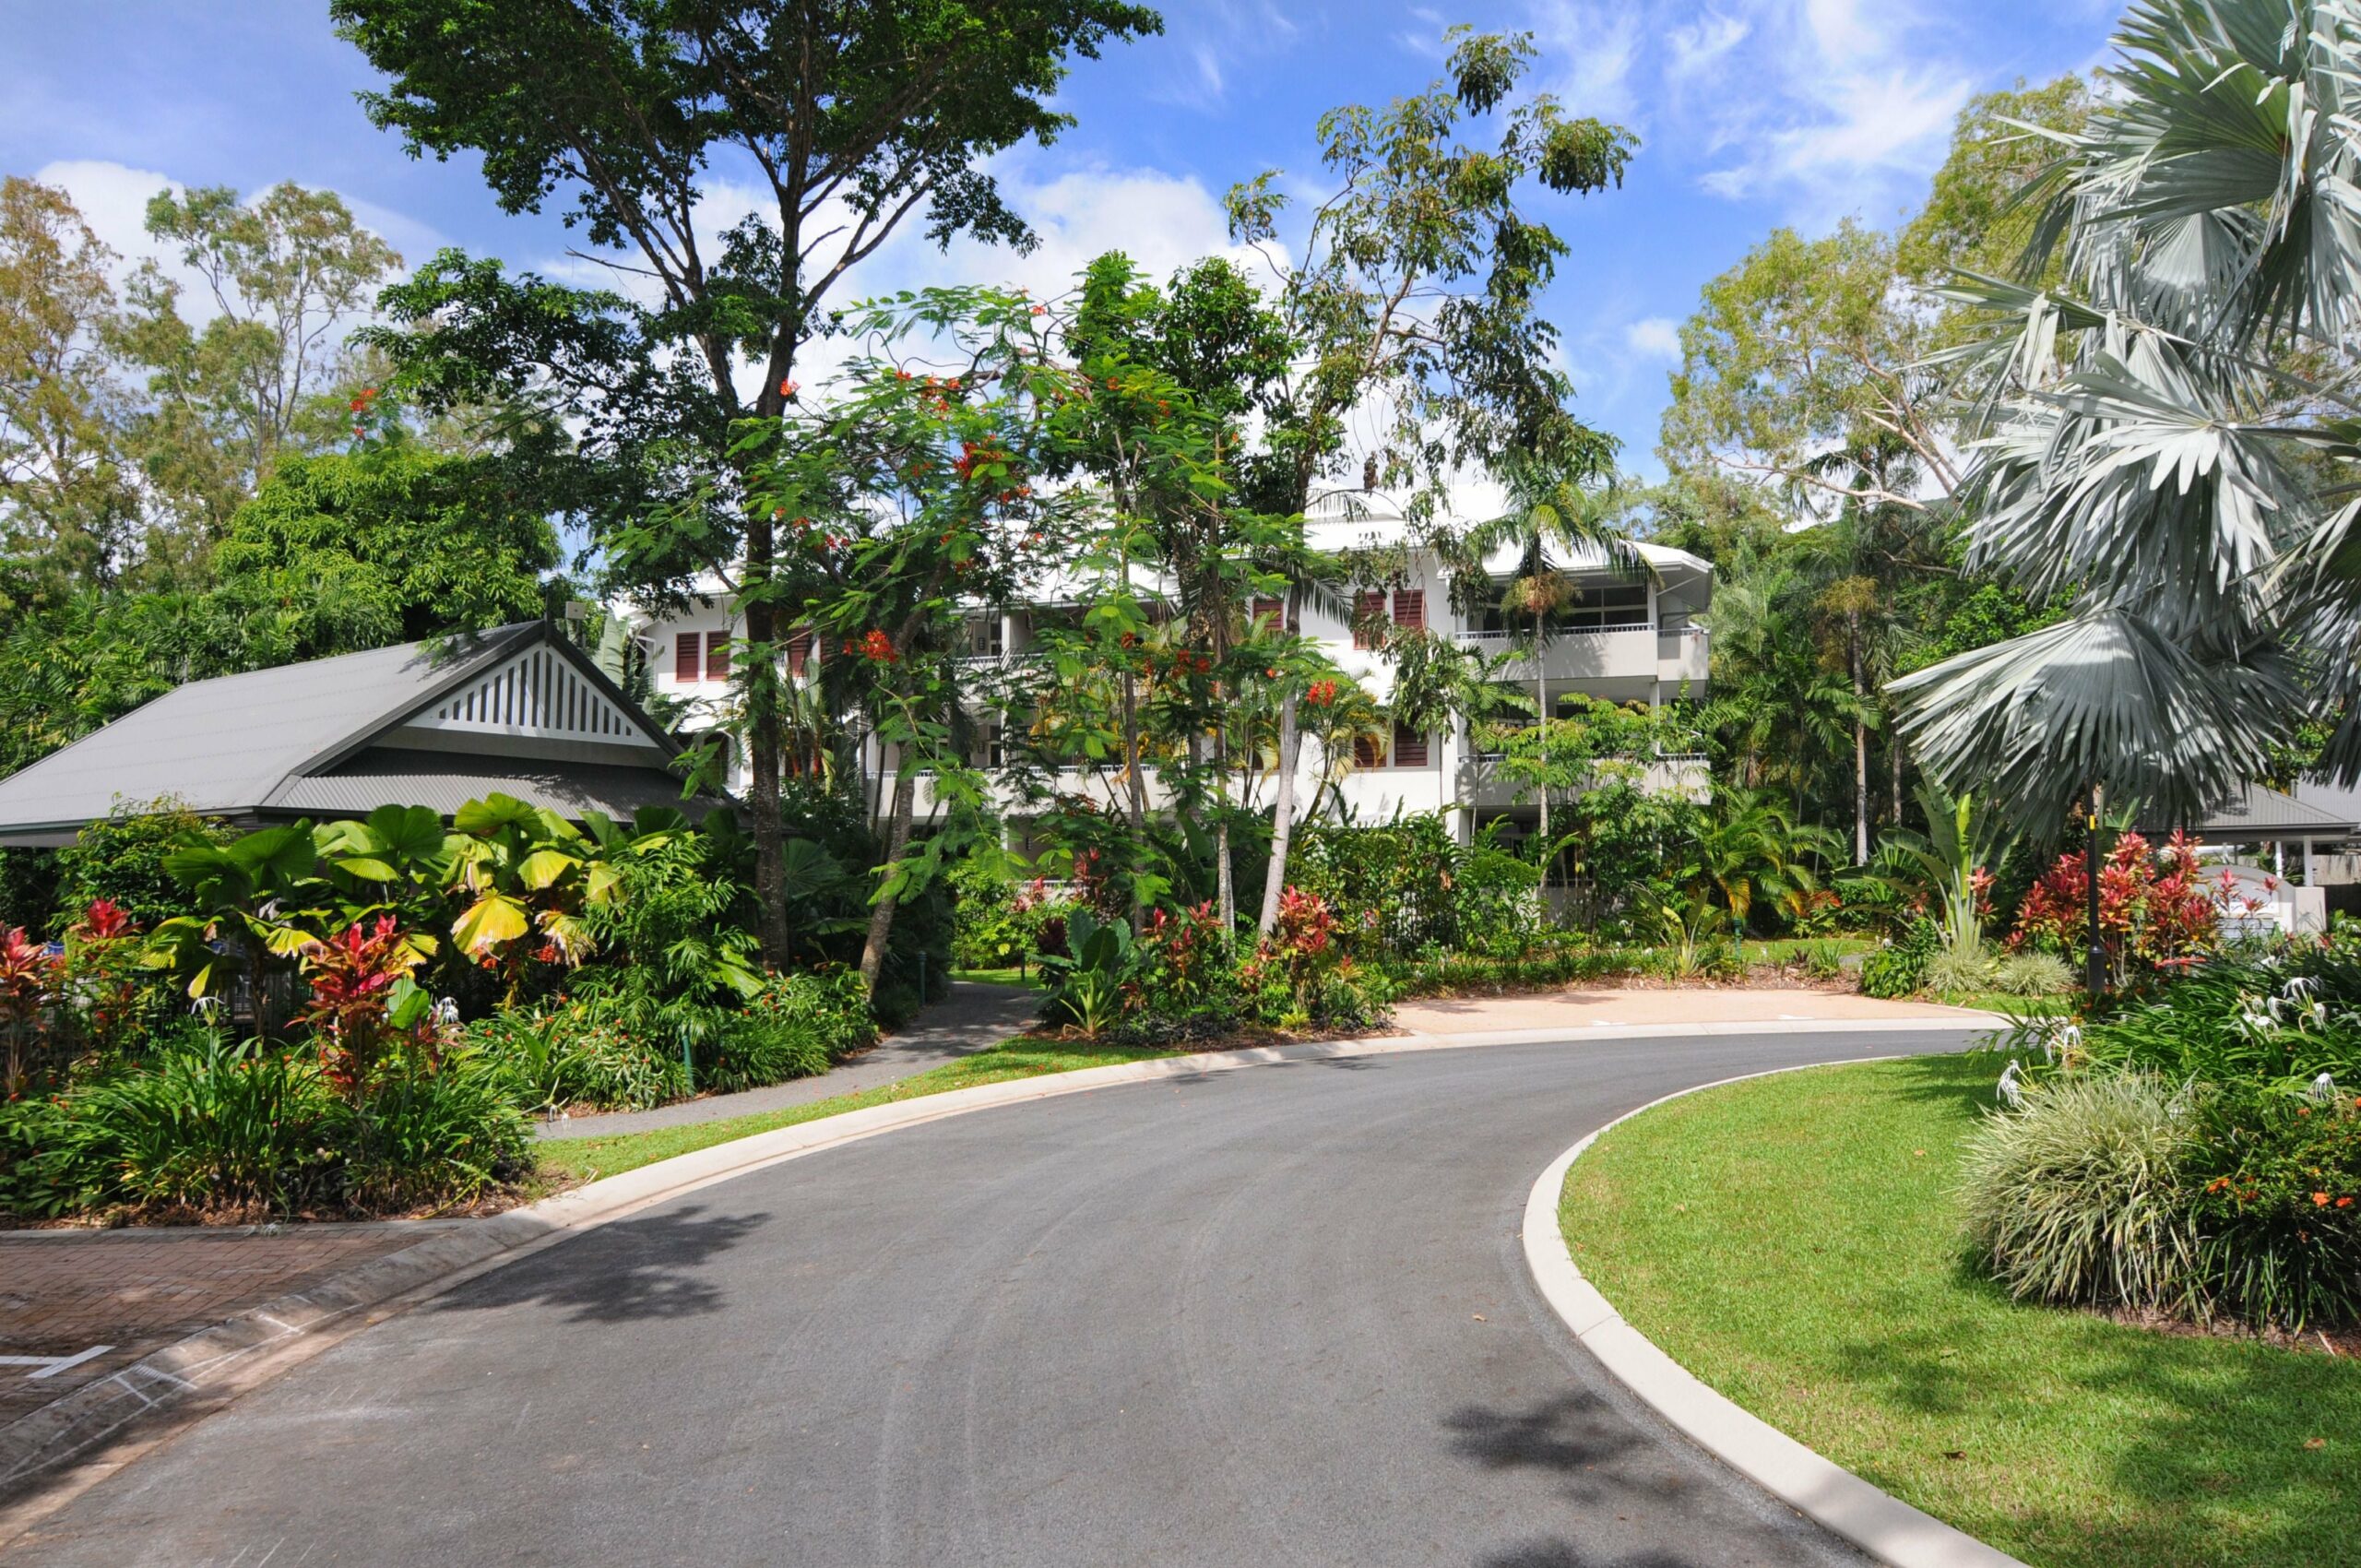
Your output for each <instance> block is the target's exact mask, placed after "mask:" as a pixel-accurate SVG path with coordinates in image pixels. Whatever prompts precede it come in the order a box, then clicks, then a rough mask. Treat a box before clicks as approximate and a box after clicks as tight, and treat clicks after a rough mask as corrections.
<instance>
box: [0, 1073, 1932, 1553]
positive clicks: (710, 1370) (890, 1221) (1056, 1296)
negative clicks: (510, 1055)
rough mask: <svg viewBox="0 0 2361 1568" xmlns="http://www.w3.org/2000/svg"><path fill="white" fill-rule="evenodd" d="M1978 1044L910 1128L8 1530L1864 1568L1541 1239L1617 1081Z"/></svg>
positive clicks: (407, 1545)
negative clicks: (1612, 1339) (1669, 1413)
mask: <svg viewBox="0 0 2361 1568" xmlns="http://www.w3.org/2000/svg"><path fill="white" fill-rule="evenodd" d="M1964 1038H1965V1037H1964V1035H1963V1037H1962V1039H1964ZM1954 1043H1956V1042H1954V1041H1953V1040H1952V1039H1950V1038H1949V1037H1947V1036H1940V1035H1928V1034H1923V1033H1921V1034H1909V1035H1894V1036H1879V1035H1871V1034H1838V1035H1827V1036H1818V1037H1815V1036H1808V1035H1787V1036H1777V1037H1770V1038H1766V1039H1759V1040H1749V1039H1732V1038H1719V1039H1694V1040H1665V1039H1656V1040H1640V1041H1630V1042H1620V1043H1584V1044H1562V1045H1540V1046H1489V1047H1482V1048H1476V1049H1468V1050H1454V1051H1420V1052H1414V1053H1406V1054H1400V1055H1389V1056H1377V1057H1367V1058H1360V1059H1353V1058H1343V1059H1339V1060H1335V1061H1333V1062H1322V1063H1297V1064H1291V1065H1287V1066H1261V1067H1253V1068H1247V1069H1242V1070H1237V1071H1230V1072H1223V1073H1218V1074H1214V1075H1203V1076H1199V1077H1194V1078H1188V1079H1181V1080H1177V1081H1172V1082H1166V1083H1157V1084H1147V1085H1139V1086H1127V1087H1116V1088H1108V1089H1100V1090H1096V1091H1092V1092H1090V1093H1086V1094H1079V1095H1072V1096H1067V1097H1064V1098H1062V1099H1051V1100H1045V1101H1040V1102H1037V1103H1032V1104H1026V1105H1023V1106H1017V1107H1012V1108H1007V1109H1002V1110H993V1111H981V1112H979V1113H977V1114H973V1115H967V1116H960V1117H955V1118H952V1119H949V1120H946V1121H943V1122H939V1123H930V1124H927V1125H923V1126H919V1127H914V1128H910V1129H908V1130H905V1131H902V1132H897V1133H893V1134H887V1135H885V1136H883V1137H878V1138H873V1139H871V1140H868V1141H866V1142H862V1143H858V1144H853V1145H849V1146H845V1147H841V1148H837V1149H833V1150H829V1151H827V1152H825V1153H821V1154H817V1155H813V1156H810V1157H807V1158H801V1159H796V1160H790V1161H789V1162H787V1163H785V1164H781V1165H777V1166H773V1167H771V1168H769V1169H767V1170H760V1171H756V1172H753V1173H752V1174H749V1175H746V1176H742V1177H740V1178H737V1179H735V1180H733V1181H730V1182H725V1183H722V1184H719V1185H717V1186H712V1187H708V1188H706V1189H704V1190H703V1191H701V1192H697V1193H694V1194H689V1195H688V1196H686V1197H683V1198H680V1199H677V1200H674V1201H673V1202H671V1203H670V1204H667V1205H665V1206H661V1207H658V1208H655V1209H651V1210H648V1211H647V1212H645V1213H643V1214H640V1215H637V1216H635V1217H634V1218H630V1219H627V1220H623V1221H619V1222H617V1223H614V1224H611V1225H609V1226H606V1227H604V1228H603V1229H598V1230H595V1231H592V1232H590V1233H588V1234H587V1235H585V1236H582V1237H580V1238H578V1239H576V1240H574V1241H568V1242H566V1243H564V1244H563V1245H560V1246H557V1247H553V1248H551V1249H548V1250H546V1251H544V1252H542V1253H539V1254H537V1255H535V1256H532V1257H529V1258H528V1259H525V1260H524V1261H522V1262H519V1263H517V1264H515V1265H510V1266H508V1267H506V1268H504V1269H501V1270H498V1271H496V1272H494V1273H492V1274H490V1275H487V1276H484V1277H481V1278H480V1279H477V1280H475V1281H473V1282H472V1283H470V1284H468V1285H466V1286H463V1287H461V1288H460V1289H457V1290H455V1291H453V1292H451V1293H449V1294H447V1295H445V1296H444V1297H441V1298H439V1299H437V1300H435V1301H432V1302H429V1303H427V1304H425V1305H423V1306H421V1307H419V1308H417V1309H415V1310H413V1311H411V1312H409V1313H406V1314H404V1315H402V1316H399V1317H397V1318H394V1319H391V1320H389V1321H387V1322H386V1323H383V1324H378V1325H377V1326H375V1327H374V1328H370V1329H368V1330H365V1331H363V1332H362V1333H360V1334H357V1335H355V1336H352V1337H351V1338H350V1339H348V1340H346V1341H345V1342H343V1343H342V1344H340V1345H338V1346H337V1347H335V1348H332V1349H330V1350H328V1351H327V1352H326V1353H324V1354H323V1355H321V1356H320V1357H318V1358H317V1359H315V1360H312V1361H310V1362H307V1363H305V1364H303V1366H300V1367H298V1368H296V1369H295V1370H293V1371H292V1372H290V1373H288V1374H287V1375H286V1376H284V1377H283V1378H281V1379H279V1381H278V1382H276V1383H274V1384H269V1385H267V1386H266V1387H264V1388H262V1389H260V1390H257V1391H256V1392H255V1393H253V1394H250V1395H248V1396H246V1397H244V1398H243V1399H242V1400H240V1401H239V1402H238V1403H236V1404H235V1405H233V1406H231V1408H228V1409H226V1410H224V1411H222V1412H221V1413H219V1414H218V1415H216V1416H214V1417H212V1418H211V1419H209V1420H205V1421H202V1422H200V1423H198V1424H196V1426H194V1427H192V1428H190V1429H189V1430H188V1431H184V1433H182V1434H181V1435H180V1436H179V1437H178V1438H176V1439H174V1440H173V1441H172V1442H170V1443H166V1444H165V1445H163V1446H161V1447H160V1448H159V1449H157V1450H156V1451H155V1452H153V1453H151V1454H149V1455H147V1456H146V1457H144V1458H142V1459H139V1460H137V1461H136V1462H135V1463H133V1464H132V1465H130V1466H128V1467H125V1469H124V1470H122V1471H121V1472H119V1473H118V1474H116V1475H115V1476H113V1478H111V1479H108V1480H106V1481H104V1482H102V1483H101V1484H100V1485H99V1486H97V1487H95V1488H93V1489H92V1490H91V1491H89V1492H88V1493H86V1494H84V1495H83V1496H82V1497H80V1498H79V1499H77V1501H75V1502H74V1503H71V1504H70V1505H68V1506H67V1507H66V1508H65V1509H64V1510H63V1511H61V1512H60V1513H59V1514H57V1515H54V1516H53V1517H52V1518H51V1519H49V1520H48V1521H46V1522H45V1523H44V1524H43V1525H42V1526H40V1527H39V1528H38V1529H37V1531H36V1532H35V1533H34V1534H32V1535H30V1536H28V1537H25V1538H21V1539H20V1540H19V1541H18V1543H17V1544H16V1547H15V1548H14V1550H13V1551H12V1552H11V1553H10V1554H9V1555H8V1556H7V1557H6V1562H8V1563H11V1564H18V1563H22V1564H30V1563H35V1562H38V1563H40V1564H42V1565H43V1568H66V1565H69V1564H91V1565H101V1564H102V1565H104V1568H123V1565H126V1564H154V1565H159V1568H161V1565H167V1564H169V1565H171V1568H196V1565H207V1568H230V1565H232V1564H234V1565H236V1568H260V1565H264V1564H267V1565H268V1568H298V1565H302V1568H311V1565H314V1564H326V1563H336V1564H380V1563H382V1564H405V1565H406V1564H413V1563H421V1564H424V1563H433V1564H441V1563H451V1564H480V1563H495V1562H530V1563H537V1564H538V1563H582V1564H593V1563H595V1564H602V1565H623V1564H641V1563H647V1564H658V1563H666V1564H669V1563H682V1564H699V1565H702V1564H737V1563H745V1564H757V1563H759V1564H797V1565H815V1568H817V1565H828V1568H833V1565H836V1564H894V1565H900V1564H924V1565H927V1568H951V1565H966V1564H995V1565H998V1564H1007V1565H1012V1568H1014V1565H1049V1564H1100V1563H1106V1564H1119V1563H1120V1564H1155V1565H1159V1568H1162V1565H1171V1564H1205V1565H1215V1564H1219V1565H1222V1568H1252V1565H1258V1564H1327V1563H1335V1564H1352V1565H1354V1568H1375V1565H1380V1564H1397V1563H1398V1564H1405V1565H1409V1564H1417V1565H1419V1568H1427V1565H1432V1564H1464V1565H1468V1568H1509V1565H1511V1564H1524V1565H1531V1568H1577V1565H1579V1568H1691V1565H1703V1564H1722V1563H1730V1564H1738V1563H1751V1564H1763V1565H1772V1564H1819V1563H1834V1562H1845V1563H1858V1562H1860V1561H1861V1560H1860V1559H1859V1558H1858V1557H1857V1556H1856V1555H1855V1554H1853V1553H1852V1552H1851V1550H1849V1549H1848V1548H1846V1547H1845V1546H1844V1545H1843V1544H1842V1543H1840V1542H1838V1541H1837V1540H1836V1539H1835V1538H1833V1537H1832V1536H1829V1535H1827V1534H1825V1533H1823V1532H1822V1531H1821V1530H1820V1529H1819V1528H1818V1527H1817V1526H1810V1525H1809V1524H1807V1523H1806V1522H1805V1521H1803V1520H1801V1519H1800V1518H1799V1517H1797V1515H1794V1514H1792V1513H1791V1512H1789V1511H1788V1510H1786V1508H1785V1507H1783V1506H1781V1505H1779V1504H1777V1503H1774V1502H1773V1501H1771V1500H1770V1498H1769V1497H1768V1496H1767V1495H1766V1494H1764V1493H1762V1492H1760V1491H1757V1490H1755V1489H1754V1488H1753V1487H1752V1486H1751V1485H1750V1484H1749V1483H1747V1482H1745V1481H1743V1480H1741V1479H1738V1477H1737V1476H1735V1475H1734V1474H1731V1473H1730V1472H1728V1471H1726V1470H1724V1469H1722V1468H1721V1467H1719V1466H1718V1465H1716V1464H1715V1463H1714V1461H1712V1460H1710V1459H1709V1458H1707V1457H1706V1456H1704V1455H1703V1454H1702V1453H1700V1452H1699V1451H1697V1450H1695V1449H1693V1448H1691V1447H1690V1446H1689V1445H1688V1444H1687V1443H1685V1442H1684V1441H1683V1440H1682V1439H1680V1438H1679V1437H1678V1436H1677V1435H1675V1434H1674V1433H1673V1432H1672V1431H1671V1430H1670V1429H1669V1428H1668V1427H1667V1426H1666V1425H1665V1424H1664V1423H1663V1422H1661V1421H1660V1420H1656V1419H1655V1417H1654V1415H1653V1414H1652V1413H1650V1412H1648V1411H1647V1410H1646V1409H1644V1408H1642V1407H1639V1406H1637V1405H1636V1404H1635V1403H1634V1402H1633V1401H1631V1399H1630V1398H1628V1397H1627V1396H1624V1395H1623V1394H1622V1393H1621V1392H1620V1390H1619V1388H1618V1387H1617V1386H1616V1385H1614V1384H1612V1383H1611V1382H1609V1381H1608V1379H1607V1378H1606V1376H1605V1375H1604V1373H1603V1372H1600V1371H1599V1370H1598V1369H1597V1367H1596V1364H1595V1363H1593V1362H1592V1361H1590V1360H1589V1359H1588V1357H1587V1355H1586V1354H1585V1353H1584V1352H1583V1351H1582V1350H1581V1349H1580V1348H1579V1347H1578V1346H1577V1345H1576V1344H1575V1342H1574V1340H1573V1338H1572V1336H1571V1335H1570V1334H1568V1333H1567V1332H1566V1330H1565V1329H1564V1327H1563V1326H1562V1325H1561V1324H1560V1323H1559V1322H1558V1320H1557V1319H1556V1318H1555V1317H1554V1316H1553V1315H1551V1314H1550V1313H1549V1311H1548V1308H1547V1307H1546V1306H1545V1305H1543V1304H1542V1302H1541V1301H1539V1299H1538V1297H1537V1296H1536V1293H1535V1291H1534V1289H1533V1288H1532V1285H1531V1282H1530V1280H1529V1278H1528V1277H1527V1275H1526V1273H1525V1264H1524V1259H1523V1256H1522V1253H1521V1250H1520V1246H1519V1242H1518V1237H1517V1231H1518V1227H1519V1222H1520V1219H1521V1216H1522V1209H1523V1206H1524V1202H1525V1193H1526V1191H1527V1189H1528V1188H1529V1187H1530V1186H1531V1184H1532V1182H1533V1180H1534V1177H1535V1176H1536V1174H1537V1173H1538V1172H1539V1171H1540V1170H1541V1169H1542V1167H1543V1166H1544V1165H1546V1164H1547V1163H1548V1161H1549V1160H1550V1159H1551V1158H1553V1157H1554V1156H1556V1155H1557V1154H1558V1153H1559V1152H1560V1150H1562V1149H1563V1148H1564V1147H1565V1146H1567V1145H1568V1144H1570V1143H1572V1141H1573V1140H1574V1139H1575V1138H1576V1137H1578V1136H1580V1135H1581V1134H1584V1132H1586V1131H1588V1130H1590V1129H1591V1128H1593V1127H1596V1126H1597V1125H1598V1124H1599V1123H1603V1122H1605V1121H1607V1120H1608V1119H1609V1118H1611V1117H1613V1116H1616V1115H1618V1114H1619V1113H1621V1112H1622V1111H1627V1110H1630V1109H1631V1107H1633V1106H1636V1105H1640V1104H1643V1103H1644V1102H1645V1101H1647V1100H1650V1099H1655V1098H1656V1097H1657V1096H1659V1095H1663V1094H1666V1093H1668V1092H1670V1091H1672V1090H1675V1089H1678V1088H1681V1087H1687V1086H1690V1085H1693V1084H1698V1083H1703V1082H1706V1081H1709V1080H1712V1079H1715V1078H1721V1077H1727V1076H1729V1075H1733V1074H1738V1073H1744V1072H1750V1071H1756V1070H1759V1069H1762V1068H1765V1067H1774V1066H1779V1065H1783V1064H1786V1063H1803V1062H1814V1061H1831V1060H1836V1059H1840V1058H1846V1057H1855V1056H1871V1055H1880V1054H1888V1053H1893V1052H1903V1051H1928V1050H1937V1049H1945V1048H1948V1047H1950V1046H1951V1045H1952V1044H1954Z"/></svg>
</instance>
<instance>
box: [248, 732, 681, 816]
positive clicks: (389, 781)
mask: <svg viewBox="0 0 2361 1568" xmlns="http://www.w3.org/2000/svg"><path fill="white" fill-rule="evenodd" d="M495 790H497V791H499V792H500V793H502V794H504V795H514V796H516V798H517V799H518V800H520V801H522V802H525V803H526V804H527V805H528V806H546V807H548V808H549V809H550V810H552V811H554V812H556V813H558V814H560V815H561V816H567V817H573V818H575V819H577V820H578V819H579V818H580V817H581V815H582V814H583V813H584V812H585V811H597V812H603V813H605V814H607V815H609V816H611V817H613V818H614V819H615V820H616V821H618V822H628V821H630V820H631V817H632V814H634V813H635V812H636V811H638V810H639V808H640V807H642V806H674V807H678V808H680V809H682V810H684V811H687V812H689V813H690V814H692V815H702V814H704V811H705V809H706V807H707V806H710V805H711V804H713V803H714V802H710V801H683V800H682V798H681V781H680V780H679V779H677V778H667V777H666V776H665V775H664V774H662V773H660V772H658V771H657V770H656V769H655V768H652V767H617V766H611V765H609V764H602V763H586V762H560V763H551V764H546V765H543V764H537V763H535V762H532V761H530V760H528V759H526V758H522V757H485V758H482V759H481V761H478V762H475V763H473V764H472V765H471V764H470V762H469V759H468V758H464V757H453V756H449V755H447V754H439V753H433V752H413V751H404V750H399V749H397V748H395V747H391V746H371V747H368V748H366V749H365V750H362V751H361V752H358V753H356V754H353V755H352V756H351V757H350V758H349V759H348V760H346V761H344V762H342V763H339V764H338V765H337V766H335V767H333V768H331V769H329V770H328V771H327V772H326V773H321V774H314V775H311V776H308V777H305V778H295V779H291V780H290V781H289V782H288V784H287V787H286V788H285V789H283V790H279V792H278V794H277V795H276V797H274V798H273V799H272V801H271V802H269V807H268V809H269V810H270V811H271V813H272V814H275V815H279V816H288V817H296V816H307V817H312V818H314V819H317V818H321V817H337V816H362V815H366V814H368V813H370V812H372V811H374V810H375V809H376V808H377V807H379V806H382V805H385V804H386V803H387V802H396V803H398V804H401V805H405V806H424V807H426V808H427V809H429V810H430V811H433V812H437V813H440V814H442V815H444V816H449V815H450V814H452V813H454V812H456V811H457V810H458V809H459V808H460V807H461V806H463V805H465V804H467V803H468V802H469V801H481V800H482V799H483V798H484V797H485V796H486V795H489V794H492V792H493V791H495Z"/></svg>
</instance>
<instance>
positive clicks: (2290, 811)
mask: <svg viewBox="0 0 2361 1568" xmlns="http://www.w3.org/2000/svg"><path fill="white" fill-rule="evenodd" d="M2356 826H2361V825H2356V824H2355V822H2354V821H2353V819H2352V818H2350V817H2345V816H2339V815H2338V814H2335V813H2333V812H2328V811H2323V810H2321V809H2320V808H2319V806H2316V805H2310V804H2308V803H2307V802H2302V801H2299V800H2297V799H2296V798H2295V797H2294V796H2293V795H2286V794H2282V793H2281V792H2280V791H2279V790H2273V789H2272V788H2271V787H2270V786H2269V785H2266V784H2249V785H2248V786H2246V788H2245V789H2244V790H2240V791H2239V792H2238V793H2237V794H2236V795H2234V796H2232V797H2231V798H2230V799H2229V800H2228V801H2227V802H2225V803H2224V804H2222V805H2221V806H2218V807H2216V808H2215V809H2214V810H2213V811H2210V812H2208V813H2206V814H2205V817H2204V820H2203V821H2201V822H2197V823H2192V824H2190V825H2189V836H2190V837H2193V838H2212V839H2222V840H2227V841H2229V842H2231V843H2236V842H2239V841H2240V840H2242V839H2260V838H2285V839H2295V838H2343V837H2350V836H2351V835H2352V834H2353V833H2354V832H2355V829H2356Z"/></svg>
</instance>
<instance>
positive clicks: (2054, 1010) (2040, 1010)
mask: <svg viewBox="0 0 2361 1568" xmlns="http://www.w3.org/2000/svg"><path fill="white" fill-rule="evenodd" d="M1935 1000H1936V1001H1938V1002H1940V1003H1942V1004H1944V1005H1945V1006H1947V1007H1981V1008H1983V1009H1984V1010H1985V1011H1986V1012H1987V1013H2013V1014H2016V1015H2018V1016H2023V1017H2044V1018H2062V1017H2066V1016H2069V1015H2070V1014H2071V1013H2072V1012H2073V1011H2074V998H2072V997H2070V996H2011V994H2009V993H2008V992H2004V991H1975V992H1967V991H1947V992H1943V993H1942V994H1941V995H1940V996H1938V997H1937V998H1936V999H1935Z"/></svg>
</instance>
